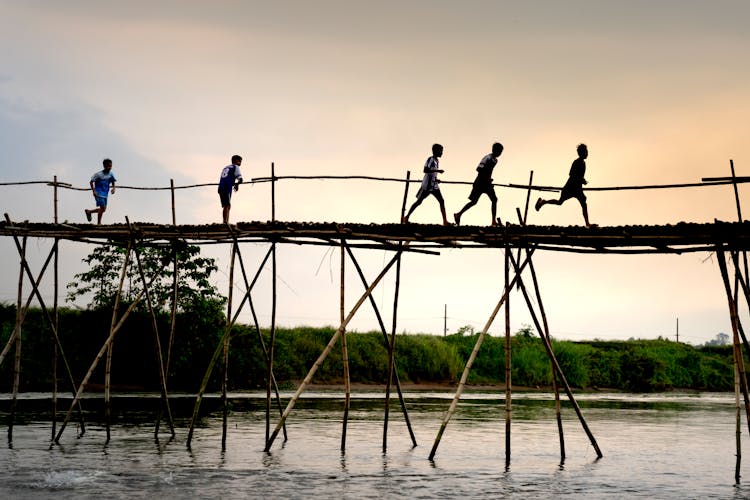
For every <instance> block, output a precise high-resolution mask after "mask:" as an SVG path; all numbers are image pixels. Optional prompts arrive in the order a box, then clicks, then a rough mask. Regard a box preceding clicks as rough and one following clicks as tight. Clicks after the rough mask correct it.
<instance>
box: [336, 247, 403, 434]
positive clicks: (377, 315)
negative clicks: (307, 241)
mask: <svg viewBox="0 0 750 500" xmlns="http://www.w3.org/2000/svg"><path fill="white" fill-rule="evenodd" d="M345 246H346V251H347V253H348V254H349V259H351V261H352V263H353V264H354V268H355V269H356V270H357V274H359V278H360V280H361V281H362V286H364V288H365V290H366V289H367V288H368V287H369V286H370V285H369V284H368V283H367V279H366V278H365V275H364V273H363V272H362V268H361V267H360V265H359V262H357V259H356V258H355V257H354V253H353V252H352V250H351V248H350V247H349V245H345ZM368 299H369V300H370V305H372V308H373V311H374V312H375V318H376V319H377V321H378V324H379V325H380V331H381V332H382V334H383V341H384V342H385V346H386V349H387V348H389V347H390V341H389V340H388V333H387V332H386V330H385V324H384V323H383V317H382V316H381V315H380V310H379V309H378V305H377V304H376V303H375V299H374V298H373V297H372V295H370V296H369V297H368ZM392 373H393V380H394V382H395V384H396V390H397V391H398V398H399V402H400V403H401V411H402V413H403V414H404V421H405V423H406V428H407V430H408V431H409V436H410V437H411V442H412V445H413V446H414V447H416V446H417V438H416V437H415V436H414V430H413V429H412V428H411V421H410V420H409V412H408V411H406V403H405V401H404V395H403V392H402V391H401V381H400V380H399V377H398V367H397V366H396V361H395V359H394V362H393V372H392Z"/></svg>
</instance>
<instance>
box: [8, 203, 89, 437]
mask: <svg viewBox="0 0 750 500" xmlns="http://www.w3.org/2000/svg"><path fill="white" fill-rule="evenodd" d="M5 221H6V222H7V223H8V225H12V223H11V220H10V216H9V215H8V214H7V213H6V214H5ZM12 236H13V241H14V242H15V244H16V250H17V251H18V254H19V255H23V252H22V248H21V244H20V243H19V241H18V236H16V235H15V234H14V235H12ZM21 263H22V266H23V268H24V271H25V272H26V276H27V277H28V278H29V280H30V281H31V286H32V287H33V289H34V295H36V298H37V300H38V301H39V306H40V307H41V309H42V311H43V312H44V315H45V318H46V319H47V323H48V324H49V325H50V327H51V328H52V332H53V333H54V335H55V342H57V346H58V349H59V350H60V355H61V356H62V359H63V363H64V364H65V370H66V372H67V374H68V379H69V380H70V384H71V387H72V389H73V391H74V392H75V391H76V384H75V380H74V379H73V372H72V371H71V369H70V365H69V364H68V360H67V358H66V357H65V352H64V351H63V347H62V344H61V343H60V337H59V335H58V334H57V328H56V327H55V324H54V321H52V318H51V317H50V314H49V311H48V310H47V307H46V306H45V304H44V299H43V298H42V294H41V293H40V292H39V287H38V284H37V283H36V282H34V277H33V276H32V274H31V269H30V268H29V264H28V262H26V259H25V258H22V259H21ZM47 263H48V262H47ZM47 263H45V267H46V265H47ZM40 279H41V274H40ZM71 411H72V408H71ZM78 411H79V415H80V418H81V420H80V424H81V435H83V434H84V433H85V432H86V426H85V423H84V421H83V409H82V408H81V405H80V402H79V403H78Z"/></svg>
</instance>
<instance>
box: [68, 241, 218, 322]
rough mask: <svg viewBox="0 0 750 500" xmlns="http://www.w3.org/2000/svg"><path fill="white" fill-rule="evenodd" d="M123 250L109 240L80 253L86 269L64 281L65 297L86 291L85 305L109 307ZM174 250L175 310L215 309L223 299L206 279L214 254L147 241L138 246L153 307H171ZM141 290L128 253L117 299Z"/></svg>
mask: <svg viewBox="0 0 750 500" xmlns="http://www.w3.org/2000/svg"><path fill="white" fill-rule="evenodd" d="M126 252H127V249H126V248H123V247H120V246H113V245H102V246H99V247H97V248H95V249H94V250H93V251H92V252H91V253H90V254H89V255H88V256H87V257H86V258H85V259H83V262H85V263H86V264H88V265H89V269H88V271H85V272H82V273H78V274H76V275H75V280H74V281H73V282H72V283H69V284H68V295H67V301H68V302H74V301H75V300H76V299H77V298H79V297H86V296H91V302H89V304H88V305H89V307H91V308H93V309H99V308H109V307H112V305H113V304H114V300H115V296H116V295H117V287H118V285H119V283H120V274H121V272H122V266H123V263H124V262H125V254H126ZM175 252H176V257H177V259H178V262H179V270H178V274H179V279H178V288H177V309H178V311H181V312H185V311H195V310H196V309H199V310H200V309H205V308H210V309H214V310H215V309H218V308H219V307H220V306H221V305H222V304H223V303H224V302H225V301H226V299H225V298H224V297H223V296H221V295H220V294H219V293H218V290H217V289H216V287H215V286H214V285H212V284H211V281H210V278H211V275H212V274H213V273H214V272H215V271H216V270H217V269H218V268H217V266H216V263H215V261H214V259H211V258H207V257H201V256H200V248H199V247H198V246H195V245H185V244H181V245H177V246H175V247H172V246H148V247H141V248H140V249H139V254H140V259H141V265H142V267H143V272H144V274H145V275H146V281H147V282H149V281H150V280H151V279H152V278H153V282H152V283H151V286H150V287H149V294H150V297H151V301H152V304H153V306H154V308H155V309H157V310H160V311H164V310H167V309H168V308H170V307H171V304H172V293H173V286H172V277H173V275H174V271H173V267H172V266H171V265H170V263H171V262H172V261H173V257H174V253H175ZM154 276H155V278H154ZM141 290H143V283H142V280H141V277H140V274H139V272H138V265H137V263H136V260H135V255H133V254H131V256H130V264H129V265H128V269H127V273H126V276H125V282H124V284H123V291H122V297H121V301H123V302H126V303H127V302H132V301H133V300H135V298H136V296H137V295H138V294H139V293H140V292H141ZM139 307H140V308H141V309H143V308H145V307H146V305H145V301H142V302H141V305H139Z"/></svg>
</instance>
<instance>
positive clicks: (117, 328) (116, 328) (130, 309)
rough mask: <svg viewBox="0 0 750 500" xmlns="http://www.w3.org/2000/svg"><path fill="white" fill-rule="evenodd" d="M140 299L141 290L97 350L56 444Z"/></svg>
mask: <svg viewBox="0 0 750 500" xmlns="http://www.w3.org/2000/svg"><path fill="white" fill-rule="evenodd" d="M128 254H129V252H128ZM157 276H158V273H155V274H154V276H153V277H152V278H151V280H150V281H149V286H151V284H152V283H153V282H154V280H155V279H156V277H157ZM142 297H143V290H141V291H140V292H138V294H136V296H135V297H134V299H133V302H132V303H131V304H130V305H129V306H128V308H127V309H126V310H125V313H124V314H123V315H122V316H121V317H120V319H119V320H118V322H117V324H116V325H115V326H114V328H112V329H111V331H110V334H109V337H107V339H106V340H105V341H104V344H103V345H102V347H101V349H99V352H98V353H97V355H96V357H95V358H94V361H93V362H92V363H91V366H90V367H89V370H88V372H86V375H85V376H84V377H83V380H82V381H81V385H80V386H79V388H78V392H76V394H75V397H74V398H73V402H72V403H71V407H70V409H68V413H67V414H66V415H65V419H64V420H63V423H62V425H61V426H60V430H59V431H58V432H57V436H56V437H55V442H56V443H57V442H59V441H60V437H61V436H62V433H63V431H64V430H65V427H66V426H67V423H68V421H69V420H70V415H71V413H72V411H73V406H74V405H75V404H76V403H77V402H78V401H79V400H80V399H81V396H82V395H83V392H84V389H85V387H86V384H87V383H88V381H89V379H90V378H91V375H92V374H93V373H94V370H95V369H96V367H97V366H98V365H99V362H100V361H101V359H102V357H103V356H104V353H105V352H106V350H107V347H108V346H109V345H110V344H111V343H112V341H113V340H114V338H115V336H116V335H117V333H118V332H119V331H120V328H122V325H123V324H124V323H125V320H126V319H127V317H128V316H129V315H130V313H131V312H133V310H134V309H135V308H136V306H137V305H138V303H139V302H140V301H141V298H142Z"/></svg>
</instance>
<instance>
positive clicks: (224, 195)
mask: <svg viewBox="0 0 750 500" xmlns="http://www.w3.org/2000/svg"><path fill="white" fill-rule="evenodd" d="M219 200H221V206H222V207H230V206H232V203H231V201H232V190H231V189H230V190H229V191H219Z"/></svg>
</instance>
